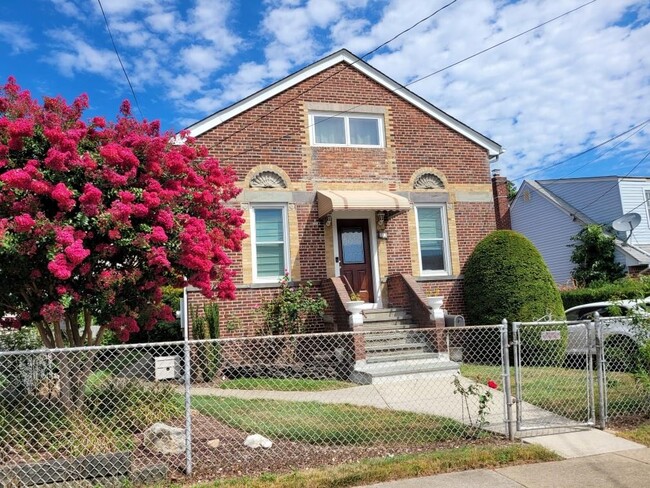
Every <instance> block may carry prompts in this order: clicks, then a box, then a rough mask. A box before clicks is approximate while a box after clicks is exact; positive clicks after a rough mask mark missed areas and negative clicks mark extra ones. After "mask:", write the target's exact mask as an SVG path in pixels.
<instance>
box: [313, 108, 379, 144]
mask: <svg viewBox="0 0 650 488" xmlns="http://www.w3.org/2000/svg"><path fill="white" fill-rule="evenodd" d="M309 125H310V128H311V140H312V144H314V145H316V146H352V147H384V118H383V117H382V116H381V115H367V114H357V113H352V114H336V113H327V112H315V113H311V114H309Z"/></svg>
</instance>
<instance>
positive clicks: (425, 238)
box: [415, 205, 449, 276]
mask: <svg viewBox="0 0 650 488" xmlns="http://www.w3.org/2000/svg"><path fill="white" fill-rule="evenodd" d="M415 211H416V219H417V234H418V254H419V259H420V274H421V275H422V276H426V275H447V274H449V241H448V237H447V218H446V214H445V208H444V207H443V206H441V205H419V206H417V207H416V208H415Z"/></svg>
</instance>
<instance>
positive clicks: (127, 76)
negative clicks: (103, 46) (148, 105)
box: [97, 0, 144, 119]
mask: <svg viewBox="0 0 650 488" xmlns="http://www.w3.org/2000/svg"><path fill="white" fill-rule="evenodd" d="M97 3H98V4H99V8H100V10H101V11H102V16H103V17H104V23H105V24H106V30H107V31H108V35H109V36H110V38H111V43H113V50H114V51H115V55H116V56H117V60H118V61H119V62H120V66H121V67H122V72H123V73H124V77H125V78H126V81H127V83H128V84H129V88H130V89H131V94H132V95H133V100H134V101H135V105H136V107H138V112H139V113H140V118H143V119H144V115H143V114H142V109H141V108H140V103H139V102H138V97H136V96H135V90H134V89H133V85H132V84H131V80H130V79H129V75H128V74H127V72H126V68H125V67H124V63H122V58H121V57H120V53H119V52H118V51H117V45H116V44H115V39H113V33H112V32H111V28H110V27H109V25H108V18H107V17H106V12H104V6H103V5H102V0H97Z"/></svg>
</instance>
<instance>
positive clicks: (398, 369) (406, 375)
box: [350, 354, 460, 385]
mask: <svg viewBox="0 0 650 488" xmlns="http://www.w3.org/2000/svg"><path fill="white" fill-rule="evenodd" d="M432 356H433V355H432ZM435 356H438V355H437V354H436V355H435ZM459 368H460V365H459V364H458V363H455V362H453V361H450V360H449V359H448V358H445V357H442V358H441V357H431V358H428V359H404V360H395V361H383V362H379V363H377V362H373V363H369V362H367V361H365V360H363V361H357V362H356V363H355V365H354V370H353V371H352V374H351V375H350V381H352V382H354V383H357V384H359V385H375V384H378V383H386V382H391V381H404V380H415V379H419V378H422V379H424V378H437V377H441V376H452V375H454V374H458V373H459V372H460V369H459Z"/></svg>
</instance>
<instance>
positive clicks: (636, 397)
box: [460, 364, 650, 421]
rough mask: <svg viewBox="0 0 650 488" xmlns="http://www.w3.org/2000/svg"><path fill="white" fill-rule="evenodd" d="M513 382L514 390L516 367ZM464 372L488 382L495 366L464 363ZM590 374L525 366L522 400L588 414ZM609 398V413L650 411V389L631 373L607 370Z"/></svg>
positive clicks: (577, 416) (575, 415)
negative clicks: (588, 381)
mask: <svg viewBox="0 0 650 488" xmlns="http://www.w3.org/2000/svg"><path fill="white" fill-rule="evenodd" d="M510 371H511V384H512V385H513V392H514V385H515V383H514V380H515V378H514V368H510ZM460 372H461V374H462V375H463V376H465V377H467V378H470V379H473V380H476V381H478V382H479V383H483V384H485V382H487V380H488V379H494V375H495V367H494V366H486V365H480V364H462V365H461V368H460ZM586 378H587V376H586V370H585V369H577V368H576V369H572V368H557V367H533V366H524V367H523V368H522V382H523V384H522V391H523V396H524V398H523V400H524V401H526V402H528V403H532V404H533V405H537V406H538V407H541V408H544V409H546V410H550V411H551V412H554V413H556V414H558V415H562V416H564V417H568V418H570V419H573V420H576V421H584V420H585V419H586V417H587V400H586V398H587V383H586V382H587V379H586ZM594 382H595V385H594V389H595V392H594V395H595V398H596V403H597V399H598V384H597V381H596V378H595V375H594ZM607 400H608V414H609V416H610V417H615V416H621V415H643V414H647V413H649V412H650V390H649V389H648V388H647V387H646V386H645V385H644V384H643V383H642V382H640V381H638V380H637V379H636V378H635V376H634V375H633V374H631V373H621V372H608V373H607Z"/></svg>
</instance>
